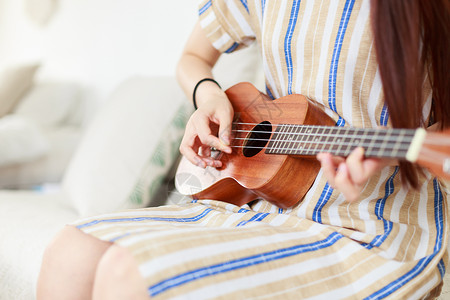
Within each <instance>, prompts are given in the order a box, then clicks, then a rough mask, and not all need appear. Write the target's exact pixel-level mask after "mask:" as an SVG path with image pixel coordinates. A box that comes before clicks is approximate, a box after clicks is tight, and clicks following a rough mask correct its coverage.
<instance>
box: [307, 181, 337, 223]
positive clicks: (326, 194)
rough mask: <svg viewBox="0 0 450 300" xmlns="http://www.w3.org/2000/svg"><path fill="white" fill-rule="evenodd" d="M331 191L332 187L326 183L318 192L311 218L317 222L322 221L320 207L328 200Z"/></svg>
mask: <svg viewBox="0 0 450 300" xmlns="http://www.w3.org/2000/svg"><path fill="white" fill-rule="evenodd" d="M332 193H333V188H332V187H331V186H330V185H329V184H328V182H327V183H326V184H325V187H324V189H323V191H322V194H320V197H319V201H317V204H316V207H314V211H313V215H312V219H313V221H316V222H318V223H322V208H323V207H324V206H325V204H326V203H327V202H328V200H330V196H331V194H332Z"/></svg>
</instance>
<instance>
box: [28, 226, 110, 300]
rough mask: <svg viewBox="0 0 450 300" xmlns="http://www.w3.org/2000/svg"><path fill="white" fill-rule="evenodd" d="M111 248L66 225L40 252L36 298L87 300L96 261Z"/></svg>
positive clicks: (89, 295) (92, 281) (90, 290)
mask: <svg viewBox="0 0 450 300" xmlns="http://www.w3.org/2000/svg"><path fill="white" fill-rule="evenodd" d="M111 245H112V243H109V242H104V241H101V240H98V239H96V238H95V237H92V236H90V235H87V234H85V233H83V232H82V231H80V230H79V229H77V228H75V227H72V226H66V227H65V228H64V229H63V230H62V231H61V232H60V233H59V234H58V235H57V236H56V238H55V239H54V240H53V242H52V243H51V244H50V245H49V246H48V247H47V249H46V251H45V253H44V259H43V261H42V267H41V271H40V274H39V279H38V287H37V298H38V299H46V300H47V299H90V298H91V296H92V289H93V285H94V277H95V272H96V268H97V265H98V262H99V261H100V258H101V257H102V256H103V254H104V253H105V252H106V250H107V249H108V248H109V247H110V246H111ZM63 295H64V297H63ZM62 297H63V298H62Z"/></svg>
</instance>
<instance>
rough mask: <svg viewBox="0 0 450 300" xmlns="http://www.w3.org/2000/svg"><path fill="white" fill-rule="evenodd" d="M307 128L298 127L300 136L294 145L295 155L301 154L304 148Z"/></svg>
mask: <svg viewBox="0 0 450 300" xmlns="http://www.w3.org/2000/svg"><path fill="white" fill-rule="evenodd" d="M307 129H308V127H307V126H301V128H300V132H299V133H300V134H301V136H300V139H299V140H298V142H297V145H296V146H295V154H297V155H300V154H302V151H303V149H304V141H305V138H306V137H307V135H306V130H307Z"/></svg>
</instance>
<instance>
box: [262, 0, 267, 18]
mask: <svg viewBox="0 0 450 300" xmlns="http://www.w3.org/2000/svg"><path fill="white" fill-rule="evenodd" d="M265 8H266V0H261V10H262V12H261V13H262V16H263V17H264V10H265Z"/></svg>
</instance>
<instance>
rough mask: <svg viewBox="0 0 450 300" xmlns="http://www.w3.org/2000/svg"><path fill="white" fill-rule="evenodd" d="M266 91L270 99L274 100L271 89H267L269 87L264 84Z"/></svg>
mask: <svg viewBox="0 0 450 300" xmlns="http://www.w3.org/2000/svg"><path fill="white" fill-rule="evenodd" d="M266 93H267V95H268V96H269V97H270V99H272V100H275V97H274V96H273V94H272V91H271V90H270V89H269V87H268V86H267V85H266Z"/></svg>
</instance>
